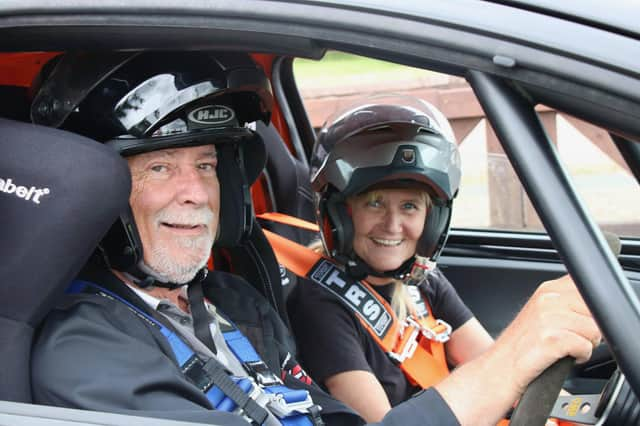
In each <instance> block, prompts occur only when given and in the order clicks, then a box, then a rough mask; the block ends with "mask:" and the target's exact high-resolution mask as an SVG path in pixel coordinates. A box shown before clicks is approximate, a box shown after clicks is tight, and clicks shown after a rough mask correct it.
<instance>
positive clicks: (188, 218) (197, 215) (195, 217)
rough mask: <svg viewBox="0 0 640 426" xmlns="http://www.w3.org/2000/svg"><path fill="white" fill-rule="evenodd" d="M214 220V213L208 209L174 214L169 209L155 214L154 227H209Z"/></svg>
mask: <svg viewBox="0 0 640 426" xmlns="http://www.w3.org/2000/svg"><path fill="white" fill-rule="evenodd" d="M214 218H215V215H214V213H213V212H212V211H211V209H210V208H208V207H207V208H202V209H198V210H188V211H174V212H172V211H170V210H169V209H163V210H160V211H159V212H158V213H156V217H155V221H156V225H159V224H161V223H170V224H175V225H186V226H196V225H206V226H207V227H209V226H210V224H211V222H212V221H213V219H214Z"/></svg>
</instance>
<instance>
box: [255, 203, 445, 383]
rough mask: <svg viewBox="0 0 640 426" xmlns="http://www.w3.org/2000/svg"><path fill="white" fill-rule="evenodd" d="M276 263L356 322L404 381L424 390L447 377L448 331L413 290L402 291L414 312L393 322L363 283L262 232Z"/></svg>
mask: <svg viewBox="0 0 640 426" xmlns="http://www.w3.org/2000/svg"><path fill="white" fill-rule="evenodd" d="M258 217H260V218H261V219H266V220H268V221H273V222H278V223H285V224H288V225H291V226H297V227H301V228H303V229H307V230H311V231H317V230H318V228H317V226H316V225H314V224H312V223H309V222H306V221H304V220H301V219H298V218H294V217H290V216H287V215H283V214H279V213H266V214H262V215H259V216H258ZM264 232H265V235H266V236H267V239H268V240H269V243H270V244H271V246H272V247H273V250H274V251H275V254H276V258H277V259H278V262H279V263H281V264H282V265H283V266H284V267H286V268H287V269H289V270H290V271H291V272H293V273H294V274H296V275H298V276H300V277H305V278H307V279H310V280H311V281H313V282H314V283H316V284H319V285H321V286H322V287H324V288H325V289H327V290H328V291H330V292H331V293H333V294H334V295H335V296H337V297H338V298H339V299H340V300H341V301H342V302H343V304H344V305H345V306H347V308H349V310H351V311H352V312H353V313H354V314H355V316H356V317H357V318H358V320H359V321H360V323H361V324H362V325H363V327H364V328H365V329H366V330H367V332H368V333H369V334H370V335H371V337H373V339H374V340H375V341H376V343H377V344H378V345H379V346H380V347H381V348H382V350H383V351H385V353H386V354H387V355H388V356H389V357H390V358H391V359H392V360H393V361H394V362H395V363H397V364H398V366H399V367H400V369H401V370H402V372H403V373H404V375H405V376H406V378H407V380H408V381H409V382H410V383H411V384H412V385H414V386H420V387H421V388H423V389H426V388H428V387H430V386H433V385H435V384H436V383H438V382H439V381H440V380H442V379H443V378H445V377H446V376H447V375H448V374H449V369H448V367H447V361H446V356H445V350H444V343H445V342H446V341H447V340H449V336H450V335H451V327H450V326H449V325H448V324H447V323H445V322H444V321H442V320H437V319H435V318H434V317H433V315H432V313H431V308H430V306H429V304H428V302H427V301H426V300H425V298H424V297H423V296H422V294H421V292H420V290H419V289H418V288H417V287H416V286H408V287H407V288H408V291H409V294H410V296H411V297H412V299H413V301H414V305H415V310H414V311H413V312H410V315H408V316H407V318H406V319H405V320H404V321H399V320H398V318H397V316H396V314H395V313H394V312H393V309H391V306H390V305H389V303H388V302H387V301H386V300H385V299H384V298H383V297H382V296H380V295H379V294H378V292H377V291H375V290H374V289H372V288H371V286H370V285H369V284H368V283H366V282H365V281H356V280H354V279H353V278H351V277H350V276H349V275H348V274H346V273H345V272H344V271H343V270H342V269H341V268H339V267H338V266H337V265H335V264H334V263H333V261H332V260H330V259H328V258H326V257H323V256H322V255H320V254H318V253H316V252H314V251H313V250H311V249H310V248H308V247H305V246H303V245H301V244H298V243H296V242H293V241H291V240H289V239H287V238H284V237H282V236H280V235H278V234H275V233H273V232H269V231H267V230H265V231H264Z"/></svg>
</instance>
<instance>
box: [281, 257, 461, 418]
mask: <svg viewBox="0 0 640 426" xmlns="http://www.w3.org/2000/svg"><path fill="white" fill-rule="evenodd" d="M372 287H373V288H374V289H375V290H376V291H377V292H378V293H379V294H380V295H382V296H383V297H384V298H385V299H387V300H389V299H390V296H391V294H390V293H391V291H392V284H389V285H386V286H372ZM421 287H422V288H423V289H424V294H425V295H426V298H427V300H428V302H429V305H430V306H431V310H432V312H433V315H434V317H435V318H438V319H442V320H444V321H446V322H447V323H449V324H450V325H451V327H452V328H453V330H455V329H457V328H458V327H460V326H461V325H463V324H464V323H466V322H467V321H468V320H469V319H471V318H472V317H473V314H472V313H471V311H470V310H469V308H467V306H466V305H465V304H464V302H463V301H462V299H460V296H458V293H457V292H456V291H455V289H454V288H453V286H452V285H451V283H450V282H449V280H447V278H446V277H445V276H444V275H443V274H442V272H440V271H439V270H437V269H436V270H435V271H434V272H432V273H431V274H430V275H429V279H428V282H427V285H423V286H421ZM288 310H289V316H290V318H291V323H292V326H293V331H294V334H295V337H296V342H297V343H298V359H299V360H300V362H301V363H302V365H303V366H304V368H305V369H306V371H307V373H309V375H310V376H311V377H312V378H313V379H314V380H316V381H317V382H318V383H320V384H324V381H325V380H326V379H327V378H328V377H331V376H333V375H335V374H338V373H342V372H345V371H353V370H364V371H370V372H371V373H373V374H374V375H375V376H376V377H377V378H378V380H379V381H380V383H381V384H382V387H383V388H384V390H385V392H386V394H387V397H388V398H389V402H390V403H391V405H392V406H395V405H397V404H399V403H400V402H402V401H405V400H406V399H408V398H409V397H410V396H411V395H413V394H414V393H415V392H416V391H418V390H419V389H418V388H416V387H414V386H412V385H411V384H410V383H409V382H408V381H407V379H406V378H405V376H404V374H403V373H402V371H401V370H400V368H399V367H398V366H397V365H396V364H394V363H393V361H391V359H390V358H389V357H388V356H387V355H386V354H385V352H384V351H383V350H382V349H381V348H380V346H378V344H377V343H376V341H375V340H374V339H373V337H371V335H370V334H369V332H368V331H367V330H366V329H365V328H364V327H363V326H362V324H361V323H360V321H359V320H358V318H357V317H356V316H355V314H354V313H353V311H351V310H350V309H349V308H347V307H346V306H345V305H344V304H343V302H341V301H340V300H339V299H338V298H337V297H336V296H335V295H334V294H333V293H331V292H330V291H328V290H326V289H324V288H323V287H322V286H320V285H319V284H316V283H314V282H313V281H310V280H307V279H301V280H300V282H299V283H298V285H297V286H296V288H295V290H294V291H293V293H292V295H291V297H290V298H289V301H288Z"/></svg>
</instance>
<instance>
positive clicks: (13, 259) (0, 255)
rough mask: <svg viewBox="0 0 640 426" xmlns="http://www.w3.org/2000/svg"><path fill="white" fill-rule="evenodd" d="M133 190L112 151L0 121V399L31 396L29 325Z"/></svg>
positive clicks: (73, 137) (84, 140) (58, 132)
mask: <svg viewBox="0 0 640 426" xmlns="http://www.w3.org/2000/svg"><path fill="white" fill-rule="evenodd" d="M130 191H131V177H130V174H129V169H128V166H127V163H126V162H125V161H124V160H123V159H122V158H121V157H120V156H119V155H118V154H117V153H116V152H115V151H113V150H112V149H111V148H109V147H106V146H104V145H102V144H99V143H97V142H95V141H92V140H90V139H87V138H84V137H81V136H78V135H74V134H71V133H68V132H64V131H61V130H56V129H52V128H47V127H42V126H36V125H32V124H26V123H19V122H15V121H11V120H4V119H0V342H2V343H3V344H2V345H1V346H0V359H2V362H3V365H2V369H3V371H4V372H10V374H4V373H3V374H2V375H1V376H0V377H1V380H2V383H0V400H9V401H18V402H29V401H30V393H29V392H28V382H29V381H28V380H24V378H25V377H29V373H28V365H29V354H30V342H31V330H33V329H34V328H35V327H36V326H37V325H38V324H39V323H40V321H42V319H43V318H44V316H45V315H46V314H47V312H48V311H49V309H50V308H51V306H53V304H54V303H55V302H56V300H57V298H59V297H61V296H62V294H63V292H64V290H65V288H66V287H67V286H68V284H69V282H70V281H71V280H72V279H73V278H74V277H75V275H76V274H77V273H78V271H79V270H80V269H81V267H82V265H83V264H84V263H85V262H86V260H87V259H88V257H89V256H90V254H91V252H92V251H93V250H94V248H95V247H96V245H97V243H98V242H99V241H100V238H101V237H102V236H103V235H104V233H105V232H106V231H107V229H108V228H109V227H110V226H111V224H112V223H113V222H114V221H115V219H116V218H117V216H118V214H119V213H120V211H121V210H122V209H123V208H124V207H125V206H126V205H127V202H128V199H129V193H130ZM4 343H7V344H4ZM25 383H26V384H27V385H26V386H25Z"/></svg>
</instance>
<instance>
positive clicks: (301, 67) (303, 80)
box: [293, 52, 429, 87]
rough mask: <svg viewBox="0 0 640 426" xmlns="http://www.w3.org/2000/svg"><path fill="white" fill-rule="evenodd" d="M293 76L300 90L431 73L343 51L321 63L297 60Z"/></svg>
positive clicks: (331, 54)
mask: <svg viewBox="0 0 640 426" xmlns="http://www.w3.org/2000/svg"><path fill="white" fill-rule="evenodd" d="M293 69H294V75H295V76H296V81H297V82H298V85H299V86H300V87H305V86H308V85H311V86H318V85H327V84H328V85H331V84H332V83H334V82H336V81H342V82H345V81H347V82H348V81H350V80H353V79H364V80H371V81H375V80H379V79H383V78H391V77H392V78H394V79H398V78H403V79H406V78H420V77H421V76H425V75H427V74H428V73H429V71H425V70H422V69H418V68H411V67H407V66H404V65H398V64H393V63H390V62H385V61H379V60H376V59H370V58H365V57H362V56H356V55H351V54H348V53H342V52H327V54H326V55H325V57H324V58H323V59H322V60H320V61H314V60H309V59H296V60H295V61H294V63H293Z"/></svg>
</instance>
